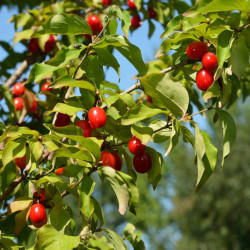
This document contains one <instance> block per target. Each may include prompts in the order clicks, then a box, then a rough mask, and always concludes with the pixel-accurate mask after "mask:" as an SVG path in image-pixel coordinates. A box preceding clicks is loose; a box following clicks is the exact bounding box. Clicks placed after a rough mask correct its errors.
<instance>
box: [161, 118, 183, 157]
mask: <svg viewBox="0 0 250 250" xmlns="http://www.w3.org/2000/svg"><path fill="white" fill-rule="evenodd" d="M179 136H180V124H179V122H178V120H176V119H173V121H172V131H171V137H170V143H169V146H168V149H167V152H166V153H165V154H164V157H166V156H167V155H168V154H169V152H170V151H171V150H172V149H174V147H175V146H176V145H177V143H178V139H179Z"/></svg>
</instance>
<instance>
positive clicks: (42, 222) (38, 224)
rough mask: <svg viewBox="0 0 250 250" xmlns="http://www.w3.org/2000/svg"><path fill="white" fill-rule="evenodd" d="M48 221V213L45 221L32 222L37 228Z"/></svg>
mask: <svg viewBox="0 0 250 250" xmlns="http://www.w3.org/2000/svg"><path fill="white" fill-rule="evenodd" d="M47 221H48V218H47V215H46V217H45V219H44V220H43V221H41V222H40V223H35V222H32V224H33V226H35V227H36V228H40V227H42V226H44V225H45V224H47Z"/></svg>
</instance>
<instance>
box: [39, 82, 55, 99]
mask: <svg viewBox="0 0 250 250" xmlns="http://www.w3.org/2000/svg"><path fill="white" fill-rule="evenodd" d="M49 85H50V83H49V82H46V83H44V84H43V86H42V89H41V90H42V92H44V91H49V92H52V88H50V87H49ZM45 95H46V96H48V95H47V94H45Z"/></svg>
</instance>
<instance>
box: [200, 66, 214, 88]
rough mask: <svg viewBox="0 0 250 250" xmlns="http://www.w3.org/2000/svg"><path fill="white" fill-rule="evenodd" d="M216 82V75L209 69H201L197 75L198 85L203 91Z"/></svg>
mask: <svg viewBox="0 0 250 250" xmlns="http://www.w3.org/2000/svg"><path fill="white" fill-rule="evenodd" d="M213 82H214V74H213V73H212V72H211V71H210V70H209V69H205V68H203V69H201V70H199V71H198V73H197V75H196V85H197V87H198V88H199V89H200V90H202V91H206V90H207V89H208V88H209V87H210V86H211V85H212V83H213Z"/></svg>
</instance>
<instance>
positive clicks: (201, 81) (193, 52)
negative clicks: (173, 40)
mask: <svg viewBox="0 0 250 250" xmlns="http://www.w3.org/2000/svg"><path fill="white" fill-rule="evenodd" d="M187 56H188V57H189V58H191V59H201V58H202V59H201V62H202V65H203V67H204V68H202V69H201V70H199V71H198V73H197V76H196V85H197V87H198V88H199V89H200V90H202V91H206V90H207V89H208V88H209V87H210V86H211V85H212V84H213V82H214V74H213V72H212V71H210V70H211V69H214V68H215V67H216V66H217V62H218V61H217V57H216V55H215V54H214V53H212V52H207V45H206V44H205V43H203V42H193V43H191V44H190V45H189V46H188V47H187Z"/></svg>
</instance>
